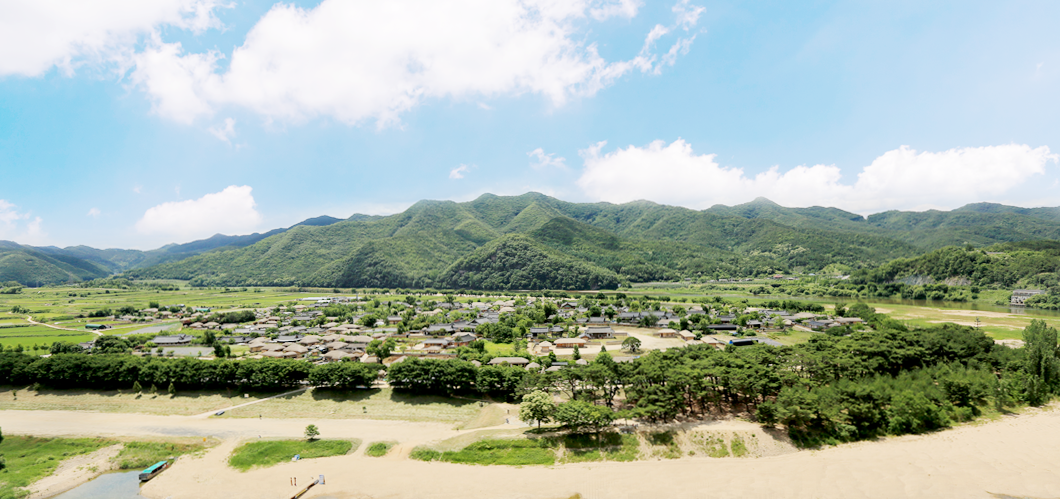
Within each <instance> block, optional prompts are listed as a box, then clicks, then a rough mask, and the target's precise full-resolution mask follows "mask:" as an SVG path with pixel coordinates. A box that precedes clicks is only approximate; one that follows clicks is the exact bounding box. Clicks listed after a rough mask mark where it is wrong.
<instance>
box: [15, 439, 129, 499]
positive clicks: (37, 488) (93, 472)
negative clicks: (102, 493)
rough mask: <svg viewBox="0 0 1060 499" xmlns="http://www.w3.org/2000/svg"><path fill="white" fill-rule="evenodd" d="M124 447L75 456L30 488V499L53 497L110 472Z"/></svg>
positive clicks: (106, 448)
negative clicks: (116, 457)
mask: <svg viewBox="0 0 1060 499" xmlns="http://www.w3.org/2000/svg"><path fill="white" fill-rule="evenodd" d="M121 448H122V445H121V444H117V445H112V446H110V447H104V448H102V449H100V450H97V451H96V452H93V453H91V454H84V455H81V456H75V457H72V458H70V459H67V460H65V461H63V462H62V463H59V467H58V468H56V470H55V473H52V474H51V475H50V476H46V477H44V478H42V479H40V480H38V481H36V482H34V483H33V484H32V485H30V486H29V487H28V490H29V491H30V495H29V499H40V498H43V497H51V496H54V495H56V494H59V493H60V492H65V491H67V490H70V489H72V488H74V487H77V486H78V485H81V484H82V483H85V482H87V481H89V480H91V479H93V478H95V477H97V476H99V474H100V473H103V472H105V471H110V470H111V469H112V468H113V467H114V463H112V462H111V461H110V460H111V459H113V458H114V457H115V456H117V455H118V452H121Z"/></svg>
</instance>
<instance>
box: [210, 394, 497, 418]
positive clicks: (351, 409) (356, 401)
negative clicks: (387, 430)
mask: <svg viewBox="0 0 1060 499" xmlns="http://www.w3.org/2000/svg"><path fill="white" fill-rule="evenodd" d="M219 407H220V406H219ZM481 410H482V409H481V408H480V407H479V405H478V401H475V400H463V399H454V398H449V397H439V396H432V395H411V394H407V393H402V392H395V391H394V390H392V389H390V388H384V389H375V390H357V391H353V392H345V391H333V390H321V389H311V390H306V391H304V392H298V393H294V394H291V395H287V396H284V397H279V398H275V399H272V400H268V401H265V402H262V403H260V404H255V405H252V406H248V407H242V408H239V409H233V410H231V411H229V412H228V413H227V414H225V417H233V418H256V417H258V415H261V416H263V417H267V418H317V419H319V418H336V419H386V420H403V421H430V422H441V423H462V422H465V421H470V420H472V419H473V418H477V417H478V416H479V413H480V411H481Z"/></svg>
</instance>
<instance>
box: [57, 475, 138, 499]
mask: <svg viewBox="0 0 1060 499" xmlns="http://www.w3.org/2000/svg"><path fill="white" fill-rule="evenodd" d="M141 497H143V496H141V495H140V472H139V471H122V472H120V473H107V474H104V475H100V476H98V477H96V478H95V479H93V480H91V481H89V482H87V483H85V484H83V485H81V486H79V487H76V488H73V489H71V490H68V491H66V492H63V493H62V494H59V495H57V496H55V497H54V499H138V498H141Z"/></svg>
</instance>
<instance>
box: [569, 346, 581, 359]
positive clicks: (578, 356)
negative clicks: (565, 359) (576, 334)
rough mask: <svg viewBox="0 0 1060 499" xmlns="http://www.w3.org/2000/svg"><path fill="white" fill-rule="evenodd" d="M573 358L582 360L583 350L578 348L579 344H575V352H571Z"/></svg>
mask: <svg viewBox="0 0 1060 499" xmlns="http://www.w3.org/2000/svg"><path fill="white" fill-rule="evenodd" d="M571 358H572V359H574V360H581V358H582V352H581V349H579V348H578V345H574V353H573V354H571Z"/></svg>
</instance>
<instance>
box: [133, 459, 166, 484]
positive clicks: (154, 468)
mask: <svg viewBox="0 0 1060 499" xmlns="http://www.w3.org/2000/svg"><path fill="white" fill-rule="evenodd" d="M168 467H169V461H159V462H157V463H155V464H153V465H151V467H150V468H147V469H145V470H143V471H141V472H140V481H141V482H146V481H148V480H150V479H152V478H154V477H155V476H157V475H158V474H159V473H161V472H162V471H163V470H165V469H166V468H168Z"/></svg>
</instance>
